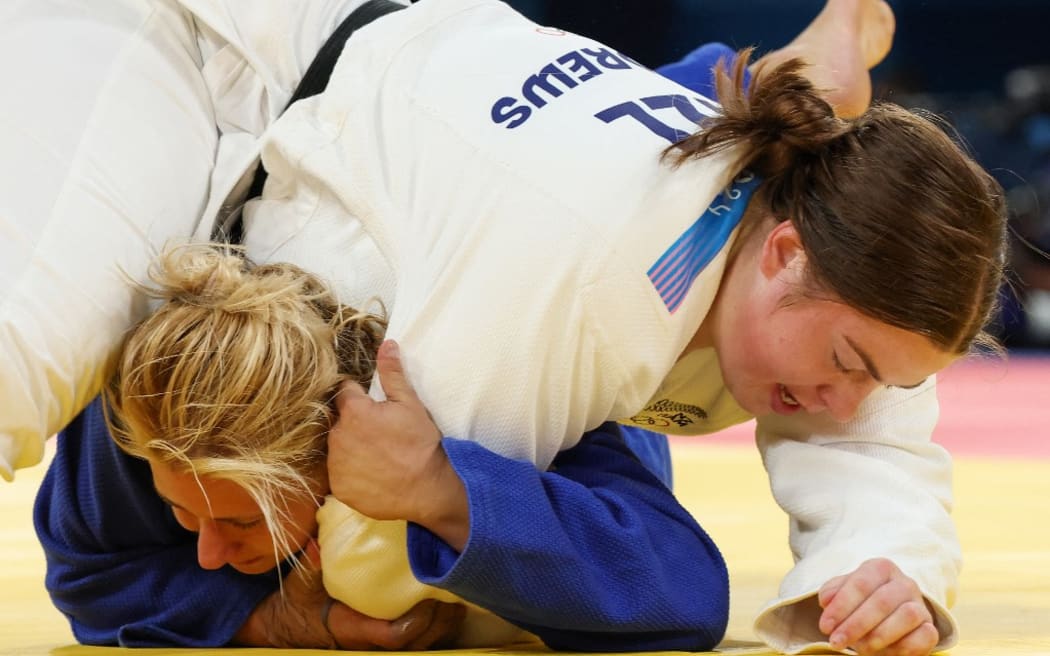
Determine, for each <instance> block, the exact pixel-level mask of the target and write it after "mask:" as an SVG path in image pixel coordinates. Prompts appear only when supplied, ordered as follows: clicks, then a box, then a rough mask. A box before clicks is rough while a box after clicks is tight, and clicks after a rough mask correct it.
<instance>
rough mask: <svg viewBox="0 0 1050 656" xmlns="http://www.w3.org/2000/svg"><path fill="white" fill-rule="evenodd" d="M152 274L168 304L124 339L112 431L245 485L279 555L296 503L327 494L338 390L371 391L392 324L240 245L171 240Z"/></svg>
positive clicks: (123, 440)
mask: <svg viewBox="0 0 1050 656" xmlns="http://www.w3.org/2000/svg"><path fill="white" fill-rule="evenodd" d="M149 275H150V280H151V281H152V283H153V284H152V285H145V286H142V289H143V291H144V292H145V293H147V294H149V295H150V296H152V297H154V298H156V299H160V300H161V301H163V303H162V305H161V306H160V308H159V309H158V310H157V311H156V312H155V313H154V314H152V315H151V316H150V317H149V318H147V319H146V320H144V321H143V322H142V323H140V324H139V325H138V326H137V327H135V328H134V329H133V331H132V332H131V333H130V334H129V335H128V337H127V339H126V341H125V343H124V347H123V352H122V354H121V356H120V359H119V362H118V365H117V373H116V375H115V377H114V378H113V380H112V382H111V383H110V385H109V387H108V389H107V390H106V396H107V401H108V406H109V409H108V412H107V421H108V423H109V426H110V431H111V433H112V434H113V436H114V439H115V440H116V441H117V443H118V444H119V445H120V447H121V448H122V449H123V450H124V451H126V452H127V453H129V454H130V455H132V456H135V457H139V458H144V459H148V460H152V461H156V462H160V463H163V464H165V465H167V466H172V467H174V468H177V469H183V470H186V471H189V472H192V473H193V474H194V476H196V477H202V476H208V477H213V478H220V479H226V480H229V481H232V482H234V483H236V484H238V485H240V486H241V487H242V488H244V489H245V490H246V491H247V492H248V494H249V495H251V496H252V498H253V499H254V500H255V501H256V503H258V505H259V508H260V509H261V512H262V514H263V516H264V518H265V520H266V524H267V526H268V528H269V530H270V534H271V536H272V537H273V541H274V552H275V555H276V556H277V560H278V562H280V561H281V560H283V559H284V558H287V557H289V556H292V555H293V554H292V551H293V549H292V546H291V544H290V540H289V537H288V535H286V534H285V532H284V531H281V530H280V528H279V527H281V526H282V525H283V523H284V521H285V520H286V519H287V518H288V501H289V499H291V498H293V497H294V496H296V495H300V494H304V493H305V494H309V495H313V496H316V495H317V494H318V493H319V491H318V490H316V489H315V488H316V487H317V482H318V480H322V477H323V471H322V469H323V467H324V466H325V456H326V453H327V449H326V444H327V442H326V436H327V433H328V430H329V427H330V426H331V423H332V420H333V400H334V397H335V395H336V393H337V392H338V389H339V386H340V384H341V383H342V382H343V381H345V380H348V379H350V380H355V381H357V382H359V383H361V384H362V385H364V386H366V387H367V386H368V384H369V382H370V380H371V377H372V373H373V371H374V369H375V354H376V352H377V350H378V348H379V344H380V342H381V341H382V339H383V332H384V330H385V328H386V323H385V320H384V319H383V318H381V317H380V316H376V315H372V314H368V313H364V312H358V311H355V310H353V309H351V308H347V307H344V306H341V305H340V304H339V303H338V302H337V301H336V299H335V297H334V295H333V293H332V291H331V290H330V289H329V288H328V287H327V286H326V285H325V284H324V283H323V282H322V281H321V280H320V279H318V278H317V277H316V276H313V275H311V274H309V273H307V272H306V271H303V270H302V269H300V268H298V267H296V266H294V265H291V264H267V265H261V266H256V265H254V264H252V263H251V262H249V261H248V260H247V259H246V258H245V257H243V256H242V255H241V254H239V252H238V249H236V248H235V247H231V246H228V245H218V244H196V245H183V246H177V247H173V248H168V249H166V250H165V251H164V252H163V253H161V254H160V256H159V257H158V258H157V259H156V260H155V262H154V263H153V265H152V267H151V269H150V274H149ZM322 492H326V490H325V491H322Z"/></svg>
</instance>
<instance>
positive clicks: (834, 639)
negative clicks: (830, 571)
mask: <svg viewBox="0 0 1050 656" xmlns="http://www.w3.org/2000/svg"><path fill="white" fill-rule="evenodd" d="M817 599H818V601H819V603H820V606H821V608H823V609H824V613H823V614H822V615H821V617H820V630H821V631H822V632H824V633H826V634H828V635H829V636H830V642H831V646H832V648H834V649H839V650H841V649H845V648H846V647H851V648H852V649H853V650H855V651H856V652H857V653H858V654H860V655H861V656H927V655H928V654H929V653H930V652H932V651H933V649H934V647H935V646H936V645H937V642H938V641H939V640H940V635H939V634H938V632H937V628H936V627H935V626H934V623H933V615H932V613H931V611H930V609H929V608H928V607H927V605H926V601H925V599H924V598H923V596H922V593H921V592H920V591H919V587H918V585H916V584H915V581H913V580H912V579H910V578H909V577H907V576H905V575H904V574H903V573H902V572H901V571H900V570H899V569H898V568H897V566H896V565H894V564H893V562H891V561H889V560H887V559H885V558H875V559H872V560H868V561H866V562H864V563H863V564H861V566H860V567H858V568H857V569H856V570H854V571H853V572H851V573H850V574H846V575H843V576H837V577H835V578H833V579H831V580H830V581H828V582H827V583H825V584H824V586H823V587H822V588H821V589H820V592H819V594H818V596H817Z"/></svg>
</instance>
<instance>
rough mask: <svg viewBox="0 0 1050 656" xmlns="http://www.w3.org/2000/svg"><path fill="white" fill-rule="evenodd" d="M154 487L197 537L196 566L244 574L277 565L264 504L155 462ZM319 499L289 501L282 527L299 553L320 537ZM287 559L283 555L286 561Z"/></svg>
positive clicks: (231, 486)
mask: <svg viewBox="0 0 1050 656" xmlns="http://www.w3.org/2000/svg"><path fill="white" fill-rule="evenodd" d="M150 468H151V469H152V470H153V484H154V486H155V487H156V488H157V492H158V493H159V494H160V496H161V498H162V499H163V500H164V501H165V502H166V503H167V504H168V505H170V506H171V508H172V512H173V513H174V515H175V519H176V521H178V522H179V524H181V525H182V527H183V528H185V529H186V530H188V531H193V532H194V533H196V534H197V561H198V562H199V563H200V566H201V567H203V568H204V569H219V568H220V567H222V566H223V565H229V566H230V567H232V568H234V569H235V570H237V571H239V572H242V573H244V574H261V573H263V572H267V571H269V570H271V569H273V568H274V567H276V566H277V557H276V556H275V554H274V546H273V540H272V539H271V537H270V531H269V528H268V527H267V525H266V520H265V519H263V515H262V512H261V511H260V509H259V505H258V504H257V503H256V502H255V500H254V499H252V497H251V495H249V494H248V493H247V492H246V491H245V489H244V488H242V487H241V486H239V485H237V484H236V483H233V482H232V481H228V480H224V479H219V478H210V477H207V476H202V477H200V478H197V477H195V476H194V475H193V473H192V472H189V471H186V470H184V469H173V468H171V467H169V466H167V465H164V464H162V463H158V462H155V461H150ZM317 504H318V501H317V497H315V496H313V495H307V494H305V493H304V494H302V495H299V496H297V497H295V498H293V499H290V500H289V501H288V507H287V510H288V513H289V516H288V520H287V521H286V522H285V523H284V524H283V525H282V526H281V527H280V528H281V529H282V530H284V531H285V532H286V534H287V536H288V539H289V544H290V546H291V547H292V549H293V550H294V551H299V550H300V549H302V548H303V546H305V544H306V542H307V540H309V539H310V537H312V536H313V535H315V534H316V532H317V521H316V519H315V514H316V512H317ZM286 555H287V554H283V555H282V557H283V556H286Z"/></svg>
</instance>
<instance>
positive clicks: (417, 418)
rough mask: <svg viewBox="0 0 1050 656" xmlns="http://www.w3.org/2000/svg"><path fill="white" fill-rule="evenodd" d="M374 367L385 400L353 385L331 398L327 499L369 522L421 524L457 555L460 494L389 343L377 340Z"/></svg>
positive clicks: (464, 511) (465, 513)
mask: <svg viewBox="0 0 1050 656" xmlns="http://www.w3.org/2000/svg"><path fill="white" fill-rule="evenodd" d="M376 369H377V371H378V372H379V380H380V382H381V383H382V385H383V390H384V391H385V392H386V397H387V400H386V401H381V402H377V401H375V400H373V399H372V398H371V397H370V396H368V394H367V393H365V391H364V389H363V388H362V387H361V386H360V385H358V384H356V383H346V384H345V385H344V386H343V388H342V390H341V391H340V393H339V398H338V400H337V407H338V411H339V419H338V421H337V422H336V424H335V426H333V427H332V430H331V431H330V432H329V434H328V480H329V484H330V485H331V489H332V494H333V495H335V497H336V498H337V499H339V500H340V501H342V502H343V503H345V504H346V505H348V506H350V507H352V508H355V509H356V510H357V511H359V512H361V513H364V514H365V515H368V516H369V517H373V518H375V519H404V520H408V521H411V522H415V523H417V524H420V525H422V526H425V527H426V528H428V529H429V530H430V531H432V532H433V533H435V534H437V535H439V536H440V537H441V538H442V539H444V540H445V541H446V542H448V544H449V545H450V546H452V547H453V548H455V549H458V550H462V549H463V546H464V545H465V544H466V540H467V537H468V535H469V533H470V513H469V508H468V505H467V495H466V490H465V488H464V487H463V483H462V482H461V481H460V480H459V477H458V476H457V475H456V472H455V470H453V468H452V465H451V463H450V462H449V460H448V456H447V454H446V453H445V450H444V449H443V448H442V447H441V432H440V431H439V430H438V428H437V426H436V425H435V424H434V422H433V420H432V419H431V418H430V415H429V414H428V413H427V410H426V408H424V407H423V403H422V402H421V401H420V400H419V397H418V396H417V395H416V392H415V390H414V389H413V388H412V386H411V385H410V384H409V382H408V380H407V379H406V377H405V371H404V369H403V368H402V366H401V358H400V354H399V352H398V346H397V343H396V342H393V341H391V340H387V341H385V342H383V345H382V346H381V347H380V348H379V355H378V357H377V361H376Z"/></svg>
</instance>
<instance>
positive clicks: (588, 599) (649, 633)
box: [409, 425, 728, 651]
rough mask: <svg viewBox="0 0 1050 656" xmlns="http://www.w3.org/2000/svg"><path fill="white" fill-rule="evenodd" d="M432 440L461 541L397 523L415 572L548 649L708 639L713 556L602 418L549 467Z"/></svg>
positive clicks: (718, 565)
mask: <svg viewBox="0 0 1050 656" xmlns="http://www.w3.org/2000/svg"><path fill="white" fill-rule="evenodd" d="M444 445H445V448H446V450H447V451H448V453H449V458H450V461H451V463H452V465H453V466H454V467H455V470H456V472H457V473H458V475H459V476H460V478H461V479H462V480H463V482H464V486H465V489H466V493H467V496H468V498H469V507H470V521H471V531H470V537H469V539H468V541H467V544H466V548H465V549H464V550H463V551H462V553H460V552H458V551H457V550H456V549H454V548H452V547H451V546H450V545H448V544H446V543H445V542H443V541H442V540H440V539H439V538H438V537H437V536H435V535H434V534H432V533H430V532H428V531H426V530H423V529H422V528H421V527H419V526H412V527H410V529H409V556H410V559H411V561H412V566H413V570H414V572H415V574H416V576H417V577H418V578H419V579H420V580H421V581H423V582H424V583H428V584H430V585H435V586H437V587H441V588H445V589H448V590H450V591H451V592H454V593H456V594H457V595H459V596H461V597H463V598H464V599H467V600H468V601H471V602H473V603H476V604H478V605H480V606H482V607H483V608H486V609H488V610H490V611H492V612H494V613H496V614H497V615H500V616H502V617H504V618H506V619H508V620H510V621H512V622H514V623H515V624H518V625H520V626H522V627H523V628H526V629H527V630H529V631H531V632H533V633H535V634H536V635H538V636H539V637H540V638H541V639H543V640H544V642H546V643H547V644H548V645H549V646H551V647H552V648H555V649H572V650H586V651H633V650H654V649H657V650H664V649H686V650H702V649H710V648H712V647H713V646H714V645H715V644H717V643H718V641H719V640H720V639H721V636H722V634H723V632H724V630H725V624H726V619H727V607H728V581H727V575H726V570H725V565H724V562H723V560H722V558H721V555H720V554H719V553H718V550H717V549H716V548H715V546H714V544H713V543H712V542H711V540H710V538H708V536H707V535H706V534H705V533H704V532H703V530H702V529H701V528H700V527H699V526H698V525H697V524H696V522H695V521H694V520H693V519H692V518H691V517H690V516H689V514H688V513H687V512H686V511H685V510H684V509H683V508H681V506H680V505H679V504H678V503H677V502H676V501H675V500H674V498H673V496H672V494H671V492H670V491H669V490H667V488H666V487H664V486H663V485H662V484H661V483H660V482H659V481H658V480H657V479H656V478H655V477H654V476H653V475H652V474H650V473H649V472H648V470H646V468H645V467H644V466H643V465H642V464H641V463H640V462H639V461H638V460H637V459H636V458H635V456H634V455H633V454H632V453H631V452H630V451H629V450H628V449H627V448H626V447H625V446H624V445H623V443H622V441H621V440H620V438H619V435H618V432H617V429H616V428H615V427H614V426H611V425H606V426H605V427H603V429H601V430H600V431H595V432H592V433H589V434H588V435H587V436H585V437H584V440H583V441H582V442H581V443H580V445H578V446H577V447H575V448H573V449H570V450H568V451H566V452H564V453H562V454H561V455H559V457H558V459H557V460H555V463H554V466H553V467H552V471H550V472H538V471H536V470H535V468H534V467H533V466H531V465H530V464H529V463H522V462H518V461H513V460H509V459H505V458H501V457H500V456H497V455H495V454H493V453H491V452H489V451H486V450H485V449H483V448H482V447H479V446H478V445H477V444H474V443H470V442H461V441H458V440H449V439H446V440H445V441H444ZM523 563H527V568H523ZM524 569H527V572H524V571H523V570H524Z"/></svg>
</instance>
